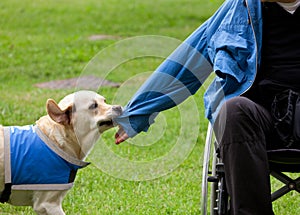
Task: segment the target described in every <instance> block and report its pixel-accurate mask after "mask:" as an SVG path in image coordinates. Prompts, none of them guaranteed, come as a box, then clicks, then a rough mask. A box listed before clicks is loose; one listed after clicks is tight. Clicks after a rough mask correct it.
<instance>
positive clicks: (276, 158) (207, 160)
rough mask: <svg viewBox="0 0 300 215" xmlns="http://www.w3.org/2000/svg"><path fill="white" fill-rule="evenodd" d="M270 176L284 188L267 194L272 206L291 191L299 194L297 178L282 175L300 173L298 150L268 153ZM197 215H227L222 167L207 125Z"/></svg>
mask: <svg viewBox="0 0 300 215" xmlns="http://www.w3.org/2000/svg"><path fill="white" fill-rule="evenodd" d="M267 153H268V160H269V166H270V175H272V176H273V177H274V178H275V179H277V180H279V181H281V182H282V183H283V184H284V186H283V187H281V188H279V189H278V190H276V191H274V192H273V193H272V194H271V199H272V202H273V201H275V200H277V199H278V198H280V197H282V196H283V195H285V194H286V193H288V192H290V191H292V190H295V191H297V192H299V193H300V177H298V178H296V179H292V178H290V177H289V176H287V175H286V174H284V172H292V173H294V172H300V149H278V150H269V151H267ZM201 201H202V202H201V211H202V214H203V215H207V214H211V215H226V214H229V211H230V197H229V195H228V193H227V191H226V183H225V173H224V164H223V163H222V159H221V158H220V153H219V150H218V143H217V141H216V139H215V136H214V132H213V128H212V125H211V124H209V125H208V129H207V134H206V140H205V149H204V157H203V173H202V198H201Z"/></svg>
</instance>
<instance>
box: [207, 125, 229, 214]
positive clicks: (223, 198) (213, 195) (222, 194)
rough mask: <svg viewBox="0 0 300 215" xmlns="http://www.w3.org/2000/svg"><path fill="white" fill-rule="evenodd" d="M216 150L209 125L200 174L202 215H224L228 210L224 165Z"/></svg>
mask: <svg viewBox="0 0 300 215" xmlns="http://www.w3.org/2000/svg"><path fill="white" fill-rule="evenodd" d="M217 148H218V147H217V143H216V140H215V137H214V133H213V129H212V126H211V125H210V124H209V126H208V129H207V134H206V141H205V149H204V158H203V173H202V198H201V201H202V204H201V210H202V214H203V215H207V214H211V215H225V214H227V213H228V209H229V204H228V195H227V192H226V187H225V179H224V165H223V163H222V162H221V159H220V158H219V152H218V150H217ZM209 197H210V198H209Z"/></svg>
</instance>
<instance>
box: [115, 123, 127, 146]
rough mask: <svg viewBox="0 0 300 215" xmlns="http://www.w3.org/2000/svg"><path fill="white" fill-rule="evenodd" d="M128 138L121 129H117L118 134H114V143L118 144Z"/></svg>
mask: <svg viewBox="0 0 300 215" xmlns="http://www.w3.org/2000/svg"><path fill="white" fill-rule="evenodd" d="M128 138H129V137H128V135H127V134H126V132H125V131H124V130H123V128H122V127H119V130H118V132H117V133H116V134H115V143H116V144H120V143H122V142H123V141H125V140H127V139H128Z"/></svg>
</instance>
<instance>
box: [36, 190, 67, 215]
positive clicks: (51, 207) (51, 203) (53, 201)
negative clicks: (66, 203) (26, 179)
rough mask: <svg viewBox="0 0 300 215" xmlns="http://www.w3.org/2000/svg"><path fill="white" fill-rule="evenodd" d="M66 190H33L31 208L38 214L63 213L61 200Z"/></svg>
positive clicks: (57, 214)
mask: <svg viewBox="0 0 300 215" xmlns="http://www.w3.org/2000/svg"><path fill="white" fill-rule="evenodd" d="M66 193H67V191H34V194H33V209H34V211H35V212H36V213H37V214H38V215H65V213H64V211H63V209H62V201H63V198H64V197H65V195H66Z"/></svg>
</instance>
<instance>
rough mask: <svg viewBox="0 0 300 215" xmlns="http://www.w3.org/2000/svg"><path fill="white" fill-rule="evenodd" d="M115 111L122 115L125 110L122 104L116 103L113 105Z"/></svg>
mask: <svg viewBox="0 0 300 215" xmlns="http://www.w3.org/2000/svg"><path fill="white" fill-rule="evenodd" d="M112 110H113V112H115V113H116V114H117V115H121V114H122V112H123V108H122V106H120V105H114V106H113V107H112Z"/></svg>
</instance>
